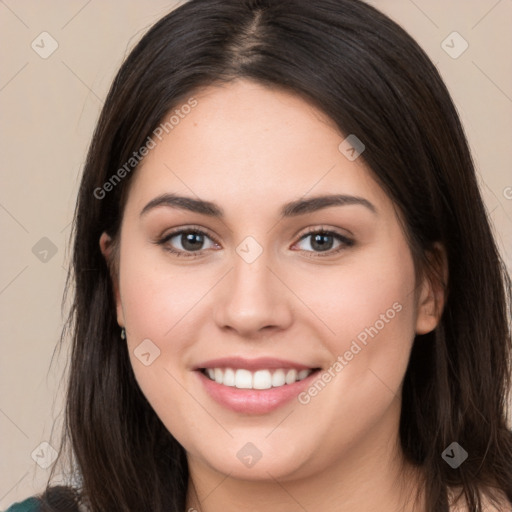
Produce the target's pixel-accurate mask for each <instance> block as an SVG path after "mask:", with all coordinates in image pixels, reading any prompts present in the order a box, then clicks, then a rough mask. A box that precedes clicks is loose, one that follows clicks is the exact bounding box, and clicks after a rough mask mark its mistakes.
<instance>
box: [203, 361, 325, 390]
mask: <svg viewBox="0 0 512 512" xmlns="http://www.w3.org/2000/svg"><path fill="white" fill-rule="evenodd" d="M204 368H234V369H237V370H238V369H243V370H250V371H252V372H255V371H256V370H277V369H279V368H283V369H295V370H309V369H310V368H318V366H307V365H304V364H301V363H296V362H294V361H287V360H285V359H276V358H275V357H258V358H256V359H246V358H244V357H223V358H220V359H211V360H209V361H205V362H203V363H201V364H198V365H197V366H195V367H194V368H193V369H194V370H202V369H204ZM290 385H291V384H290Z"/></svg>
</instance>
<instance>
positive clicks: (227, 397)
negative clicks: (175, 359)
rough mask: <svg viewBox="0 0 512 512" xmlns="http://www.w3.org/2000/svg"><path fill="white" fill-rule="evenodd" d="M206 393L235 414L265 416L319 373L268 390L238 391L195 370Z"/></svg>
mask: <svg viewBox="0 0 512 512" xmlns="http://www.w3.org/2000/svg"><path fill="white" fill-rule="evenodd" d="M195 373H197V375H198V376H199V379H200V380H201V382H202V384H203V386H204V387H205V389H206V392H207V393H208V394H209V395H210V396H211V397H212V398H213V399H214V400H215V401H216V402H217V403H219V404H221V405H223V406H224V407H227V408H228V409H231V410H232V411H235V412H240V413H245V414H265V413H268V412H271V411H274V410H275V409H278V408H279V407H281V406H282V405H284V404H286V403H287V402H290V401H291V400H293V399H294V398H296V397H297V395H298V394H299V393H300V392H301V391H303V390H304V388H306V387H308V386H309V385H310V383H311V381H312V380H313V379H314V378H315V377H317V375H318V373H319V371H318V370H317V371H314V372H313V373H311V374H310V375H308V376H307V377H306V378H305V379H302V380H299V381H297V382H294V383H293V384H285V385H284V386H279V387H276V388H269V389H238V388H235V387H231V386H224V385H223V384H219V383H218V382H215V381H214V380H211V379H209V378H208V377H207V376H206V375H205V374H204V373H203V372H201V371H199V370H197V371H196V372H195Z"/></svg>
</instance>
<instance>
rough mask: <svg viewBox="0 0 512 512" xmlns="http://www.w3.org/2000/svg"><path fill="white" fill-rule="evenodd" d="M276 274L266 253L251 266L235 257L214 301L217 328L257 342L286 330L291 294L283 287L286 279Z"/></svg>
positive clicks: (288, 321) (275, 267) (290, 308)
mask: <svg viewBox="0 0 512 512" xmlns="http://www.w3.org/2000/svg"><path fill="white" fill-rule="evenodd" d="M279 274H280V272H279V270H278V268H277V266H276V265H275V264H273V263H272V262H271V261H270V258H268V256H267V253H266V252H265V251H263V253H262V254H261V255H260V256H259V257H258V258H257V259H256V260H255V261H253V262H252V263H248V262H246V261H244V259H242V258H241V257H239V256H238V255H237V254H235V255H234V260H233V268H232V270H231V271H230V272H229V273H228V275H227V276H226V277H225V278H224V279H223V280H222V281H223V285H222V288H220V289H219V290H218V296H217V297H216V300H215V306H214V308H215V309H214V320H215V322H216V324H217V325H218V326H219V328H220V329H222V330H224V331H232V332H235V333H237V334H238V335H239V336H240V337H244V338H258V337H264V336H266V335H268V334H269V333H270V332H272V331H276V332H278V331H280V330H284V329H286V328H287V327H289V326H290V324H291V323H292V320H293V313H292V307H291V306H292V304H291V300H292V297H293V294H292V293H291V292H290V291H289V290H288V289H287V288H286V286H285V285H284V284H283V281H284V282H286V278H285V276H282V275H279Z"/></svg>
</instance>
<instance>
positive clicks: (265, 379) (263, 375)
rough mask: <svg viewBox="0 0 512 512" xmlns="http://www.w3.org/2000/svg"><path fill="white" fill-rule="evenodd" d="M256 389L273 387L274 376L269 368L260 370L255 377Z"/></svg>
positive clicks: (253, 384) (254, 384)
mask: <svg viewBox="0 0 512 512" xmlns="http://www.w3.org/2000/svg"><path fill="white" fill-rule="evenodd" d="M252 386H253V388H254V389H269V388H271V387H272V377H271V375H270V372H269V371H268V370H258V371H257V372H255V374H254V377H253V382H252Z"/></svg>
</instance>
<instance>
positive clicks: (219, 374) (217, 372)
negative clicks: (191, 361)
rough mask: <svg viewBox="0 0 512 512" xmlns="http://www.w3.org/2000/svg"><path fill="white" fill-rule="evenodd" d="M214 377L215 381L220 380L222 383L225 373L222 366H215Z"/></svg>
mask: <svg viewBox="0 0 512 512" xmlns="http://www.w3.org/2000/svg"><path fill="white" fill-rule="evenodd" d="M214 378H215V382H218V383H219V384H222V381H223V375H222V370H221V369H220V368H215V369H214Z"/></svg>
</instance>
